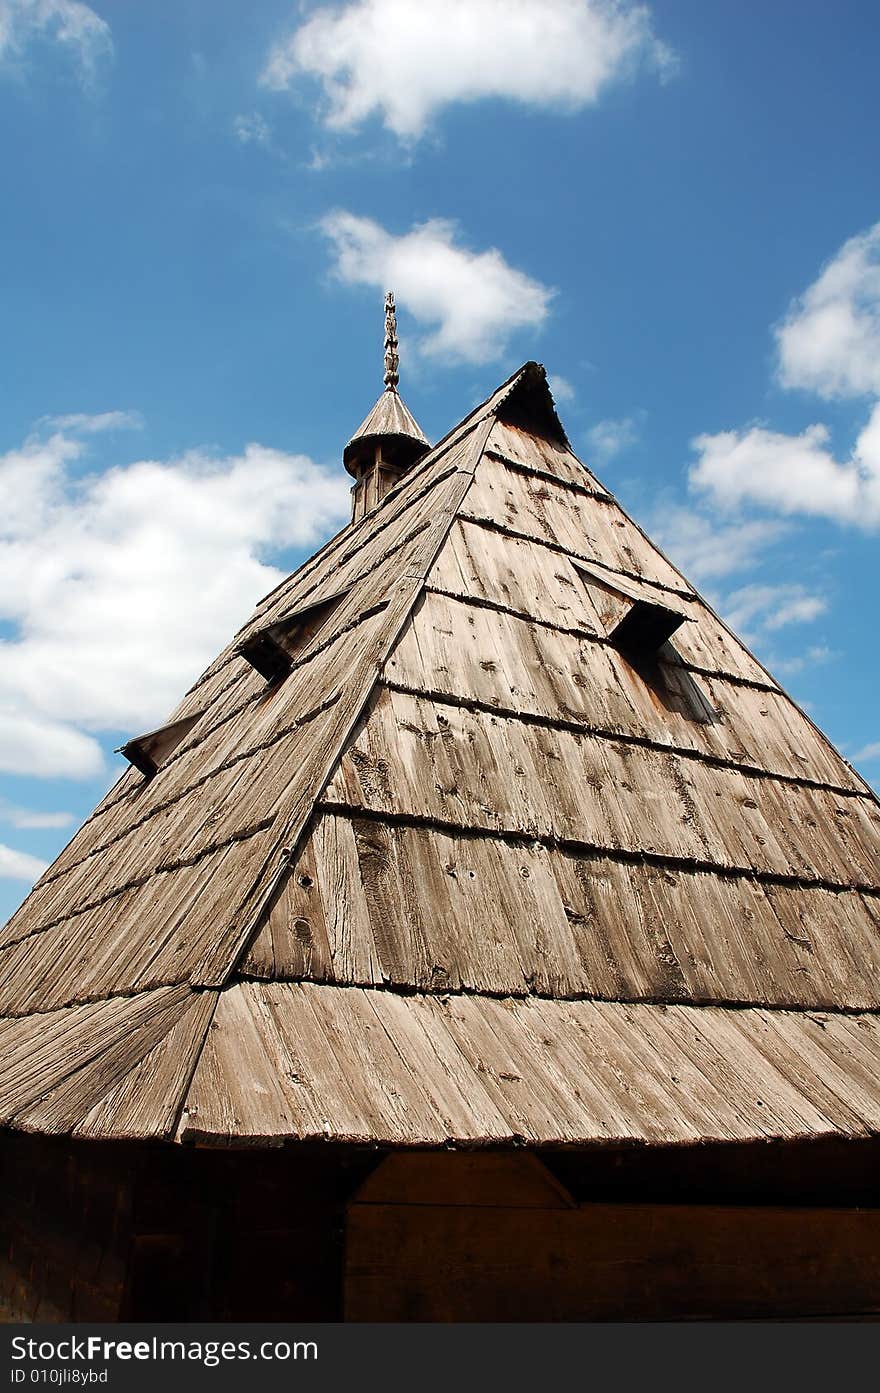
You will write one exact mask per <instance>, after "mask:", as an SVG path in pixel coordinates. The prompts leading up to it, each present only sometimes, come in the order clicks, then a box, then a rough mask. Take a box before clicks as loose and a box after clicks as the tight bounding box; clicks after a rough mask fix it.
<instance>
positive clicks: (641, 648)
mask: <svg viewBox="0 0 880 1393" xmlns="http://www.w3.org/2000/svg"><path fill="white" fill-rule="evenodd" d="M572 565H573V566H574V569H575V570H576V571H577V572H578V575H579V576H580V578H581V580H582V581H586V583H587V585H588V586H589V589H590V593H591V597H592V599H593V602H594V604H595V607H596V611H597V614H598V617H599V621H600V623H601V624H602V625H603V626H604V637H605V639H606V641H607V642H608V644H609V645H610V646H611V647H612V648H614V649H615V650H616V651H617V653H619V655H620V657H621V658H622V659H623V661H624V662H625V663H626V665H627V667H628V668H629V669H631V671H632V672H634V673H635V674H636V675H637V676H638V678H639V679H640V680H641V681H642V682H643V683H644V685H645V686H646V687H648V688H649V689H650V691H651V694H652V696H653V697H654V699H655V701H656V702H657V703H658V704H659V705H661V706H663V707H664V708H665V709H666V710H667V711H675V712H677V713H678V714H679V715H680V716H683V717H684V718H685V719H686V720H689V721H698V722H700V723H701V724H704V725H708V724H711V723H713V722H714V721H717V719H718V713H717V712H716V711H715V708H714V707H713V706H712V704H711V703H710V702H709V700H708V699H707V697H706V696H705V695H704V694H703V692H702V691H701V690H700V687H699V686H698V684H697V683H696V682H695V681H694V678H693V677H692V675H691V674H690V672H688V670H687V668H686V667H685V666H684V665H683V663H682V659H681V657H680V656H679V654H678V652H677V651H676V649H675V648H674V647H673V645H672V643H671V642H670V639H671V638H672V636H673V634H675V633H677V632H678V630H679V629H680V628H681V626H682V625H683V624H686V623H690V622H692V621H693V617H694V616H693V615H692V614H691V613H690V612H689V611H690V608H691V607H690V603H689V601H686V600H684V598H682V599H679V597H678V596H670V598H669V602H668V603H667V601H666V600H665V598H661V596H662V594H663V592H661V591H658V590H657V589H655V587H653V586H650V585H647V584H645V583H643V582H640V581H637V580H633V579H631V578H630V577H628V576H626V577H625V576H620V575H618V574H617V572H614V571H609V570H607V569H606V568H604V567H602V566H597V565H593V564H592V563H590V562H584V561H573V562H572Z"/></svg>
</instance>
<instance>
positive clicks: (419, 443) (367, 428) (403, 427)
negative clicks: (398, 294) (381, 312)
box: [342, 290, 431, 522]
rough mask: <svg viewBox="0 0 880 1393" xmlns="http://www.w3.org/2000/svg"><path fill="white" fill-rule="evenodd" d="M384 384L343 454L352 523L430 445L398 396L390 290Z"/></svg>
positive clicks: (393, 316)
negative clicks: (352, 482) (351, 482)
mask: <svg viewBox="0 0 880 1393" xmlns="http://www.w3.org/2000/svg"><path fill="white" fill-rule="evenodd" d="M384 364H385V371H384V378H383V380H384V383H385V389H384V391H383V392H382V395H381V396H380V397H379V400H378V401H377V402H376V405H375V406H374V407H373V409H372V411H370V412H369V414H368V415H367V416H366V417H365V419H364V420H363V421H362V422H361V424H360V425H359V426H358V428H357V430H356V431H355V433H354V435H353V436H352V437H351V440H349V442H348V444H347V445H346V447H345V451H344V453H343V456H342V459H343V463H344V464H345V467H346V469H347V470H348V472H349V474H353V475H354V477H355V479H356V481H357V482H356V483H355V486H354V488H353V489H352V491H351V492H352V511H351V517H352V522H357V521H358V519H359V518H362V517H363V516H364V515H365V514H366V513H369V512H371V511H372V509H373V508H375V507H376V506H377V505H378V504H379V503H381V501H382V499H383V498H384V497H385V495H386V494H387V493H388V492H389V490H390V489H392V488H393V487H394V485H395V484H397V483H399V482H400V480H401V479H402V478H403V475H404V474H405V473H406V471H407V470H408V469H410V468H411V467H412V465H413V464H415V462H416V461H417V460H419V459H421V457H422V455H424V454H425V453H426V452H427V451H428V450H429V449H430V448H431V447H430V445H429V443H428V440H427V437H426V436H425V433H424V431H423V430H422V428H421V426H420V425H419V424H418V422H417V421H416V419H415V417H414V416H413V415H412V412H411V411H410V410H409V409H408V407H407V406H406V405H405V404H404V402H403V401H402V399H401V397H400V395H399V393H398V390H397V386H398V383H399V381H400V372H399V369H400V357H399V354H398V346H397V309H396V307H395V304H394V294H393V292H392V291H390V290H389V291H388V292H387V294H386V296H385V347H384Z"/></svg>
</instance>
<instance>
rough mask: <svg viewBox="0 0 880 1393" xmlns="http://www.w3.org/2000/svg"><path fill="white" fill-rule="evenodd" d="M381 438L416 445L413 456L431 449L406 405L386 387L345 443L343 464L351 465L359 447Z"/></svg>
mask: <svg viewBox="0 0 880 1393" xmlns="http://www.w3.org/2000/svg"><path fill="white" fill-rule="evenodd" d="M383 439H384V440H393V441H402V442H405V443H406V444H410V445H415V446H417V447H418V448H417V449H416V450H414V451H413V454H414V455H415V456H416V458H418V456H420V455H423V454H425V453H426V452H427V451H428V450H430V448H431V445H430V442H429V440H428V438H427V436H426V435H425V433H424V431H423V430H422V428H421V426H420V425H419V423H418V421H417V420H416V418H415V417H414V416H413V414H412V412H411V411H410V409H409V407H408V406H407V405H406V403H405V402H404V401H403V400H402V399H401V397H400V396H399V395H398V393H397V392H396V391H394V390H392V389H390V388H388V387H386V388H385V391H384V392H383V393H382V395H381V396H380V397H379V399H378V401H377V402H376V404H375V406H374V407H373V409H372V410H371V411H370V412H368V414H367V415H366V416H365V417H364V419H363V421H361V424H360V425H359V426H358V428H357V430H356V431H355V433H354V435H353V436H352V437H351V439H350V440H349V442H348V444H347V445H346V447H345V452H344V453H343V456H342V459H343V462H344V464H345V465H346V467H348V466H349V465H350V464H351V462H352V460H353V458H354V457H355V456H356V454H357V452H358V450H359V449H360V447H361V446H363V445H366V444H372V443H374V442H376V441H379V440H383Z"/></svg>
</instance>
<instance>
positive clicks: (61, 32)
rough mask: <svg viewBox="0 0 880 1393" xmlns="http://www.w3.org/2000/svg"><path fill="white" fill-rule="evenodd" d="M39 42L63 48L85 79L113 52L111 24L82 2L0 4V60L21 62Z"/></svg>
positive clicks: (14, 0)
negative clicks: (19, 60)
mask: <svg viewBox="0 0 880 1393" xmlns="http://www.w3.org/2000/svg"><path fill="white" fill-rule="evenodd" d="M39 39H49V40H54V41H56V42H57V43H60V44H63V45H64V46H65V47H66V48H67V49H68V50H69V51H70V52H71V53H72V54H73V55H74V57H75V58H76V59H77V61H78V62H79V64H80V67H81V69H82V71H83V73H84V74H85V75H86V76H89V75H91V74H92V73H93V72H94V70H95V68H96V66H97V63H98V61H99V59H101V58H103V57H105V56H107V55H108V54H110V53H112V51H113V40H112V38H111V36H110V26H109V24H107V22H106V21H105V20H103V19H102V18H101V16H100V15H99V14H96V12H95V11H94V10H93V9H92V8H91V7H90V6H89V5H84V4H82V3H80V0H0V58H2V59H5V60H6V61H9V60H15V59H18V58H20V57H21V55H22V54H23V53H24V50H25V49H26V48H27V47H28V45H29V44H31V43H33V42H34V41H35V40H39Z"/></svg>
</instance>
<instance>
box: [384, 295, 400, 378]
mask: <svg viewBox="0 0 880 1393" xmlns="http://www.w3.org/2000/svg"><path fill="white" fill-rule="evenodd" d="M399 366H400V359H399V358H398V356H397V310H396V309H395V308H394V294H393V292H392V291H390V290H389V291H388V294H387V295H386V296H385V391H386V392H396V391H397V384H398V382H399V381H400V376H399V374H398V371H397V369H398V368H399Z"/></svg>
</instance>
